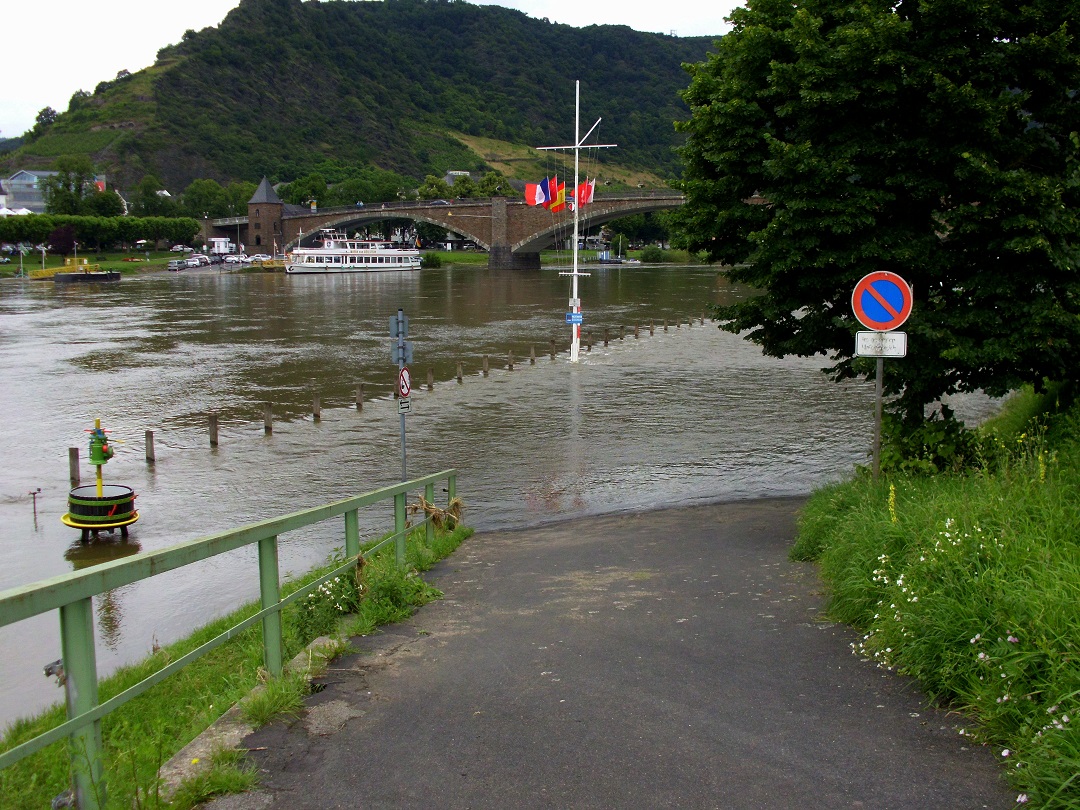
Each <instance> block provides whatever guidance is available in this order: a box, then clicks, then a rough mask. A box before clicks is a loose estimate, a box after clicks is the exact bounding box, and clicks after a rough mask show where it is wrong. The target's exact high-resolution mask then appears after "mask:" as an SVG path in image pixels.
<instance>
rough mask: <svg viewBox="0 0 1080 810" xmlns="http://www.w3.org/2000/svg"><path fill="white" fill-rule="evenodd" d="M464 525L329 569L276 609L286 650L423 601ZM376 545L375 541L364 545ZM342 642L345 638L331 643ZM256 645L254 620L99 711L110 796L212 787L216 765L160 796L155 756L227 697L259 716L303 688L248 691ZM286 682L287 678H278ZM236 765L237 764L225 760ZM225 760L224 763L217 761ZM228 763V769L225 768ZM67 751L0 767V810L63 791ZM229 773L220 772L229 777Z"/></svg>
mask: <svg viewBox="0 0 1080 810" xmlns="http://www.w3.org/2000/svg"><path fill="white" fill-rule="evenodd" d="M471 534H472V530H471V529H468V528H465V527H461V526H459V527H457V528H455V529H453V530H452V531H451V530H440V531H438V532H436V535H435V540H434V541H433V542H432V544H431V545H430V546H428V545H427V543H426V542H425V539H424V530H423V529H420V530H417V531H414V532H413V533H411V534H410V535H409V538H408V540H407V544H406V564H405V567H404V568H399V567H397V566H396V565H395V564H394V562H393V550H392V548H391V549H389V550H388V551H386V552H384V553H380V554H377V555H376V556H375V557H373V558H372V559H371V560H370V561H369V562H368V564H366V565H365V566H363V568H362V576H361V577H360V578H359V579H358V581H351V580H348V579H341V580H340V581H339V580H336V579H335V580H332V581H331V582H329V583H327V584H326V585H324V586H322V588H321V589H320V590H319V592H318V593H319V596H317V597H311V596H309V597H308V599H306V600H301V601H300V602H299V603H298V604H297V605H296V606H292V607H289V608H287V609H286V610H285V611H284V612H283V644H284V652H285V655H286V656H287V657H292V656H294V655H296V654H297V653H299V652H300V651H301V650H303V649H304V647H305V645H307V644H308V643H309V642H311V641H312V640H313V639H315V638H316V637H318V636H321V635H324V634H328V633H337V632H338V631H339V623H340V620H341V619H342V618H343V617H345V616H348V617H349V621H348V622H347V623H346V624H345V633H346V634H347V635H353V636H363V635H368V634H370V633H373V632H375V631H376V629H377V628H379V627H381V626H383V625H386V624H391V623H393V622H397V621H401V620H402V619H404V618H407V617H408V616H409V615H411V613H412V612H413V611H414V610H416V609H417V608H418V607H420V606H421V605H423V604H425V603H427V602H429V601H431V600H432V599H435V598H438V597H439V596H440V594H439V592H438V591H437V590H436V589H434V588H432V587H431V586H430V585H428V584H427V583H426V582H425V581H424V580H423V578H422V577H420V576H419V575H418V574H419V572H423V571H427V570H429V569H430V568H431V567H432V566H433V565H434V564H435V563H436V562H437V561H438V560H440V559H442V558H443V557H445V556H447V555H449V554H450V553H451V552H453V551H454V550H455V549H456V548H457V547H458V546H459V545H460V544H461V543H462V542H463V541H464V540H465V539H466V538H467V537H469V535H471ZM371 545H375V544H374V543H372V544H369V547H370V546H371ZM340 564H341V562H340V560H338V559H335V560H333V562H332V564H331V565H330V566H327V567H324V568H319V569H317V570H314V571H311V572H309V573H307V574H305V575H304V576H302V577H299V578H297V579H295V580H293V581H292V582H289V583H286V584H285V585H283V587H282V596H287V595H288V594H290V593H292V592H294V591H296V590H298V589H299V588H301V587H303V586H304V585H305V584H307V583H309V582H312V581H313V580H315V579H317V578H319V577H320V576H322V575H323V574H325V573H326V572H327V571H328V570H330V569H331V568H333V567H336V566H337V565H340ZM258 609H259V606H258V605H257V604H255V603H250V604H247V605H244V606H243V607H241V608H239V609H238V610H236V611H234V612H233V613H231V614H230V615H228V616H225V617H222V618H220V619H218V620H216V621H214V622H212V623H210V624H208V625H206V626H205V627H202V628H200V629H199V630H197V631H196V632H195V633H193V634H191V635H190V636H189V637H187V638H185V639H183V640H181V641H178V642H176V643H174V644H170V645H167V646H165V647H161V648H158V649H155V650H154V652H153V654H152V655H150V656H148V657H147V658H146V659H144V660H143V661H141V662H139V663H137V664H134V665H131V666H126V667H123V668H121V669H120V670H118V671H117V672H116V673H114V674H113V675H111V676H109V677H108V678H105V679H103V680H102V681H101V682H100V687H99V690H100V699H101V701H102V702H104V701H106V700H108V699H109V698H110V697H112V696H113V695H116V694H119V693H120V692H122V691H124V690H125V689H127V688H128V687H130V686H132V685H134V684H136V683H138V682H139V681H141V680H143V679H145V678H147V677H149V676H150V675H151V674H153V673H154V672H156V671H158V670H159V669H161V668H162V667H164V666H165V665H166V664H168V663H169V662H171V661H175V660H177V659H178V658H181V657H183V656H184V655H186V654H187V653H188V652H190V651H191V650H193V649H195V648H196V647H198V646H199V645H201V644H203V643H205V642H207V641H209V640H210V639H212V638H215V637H216V636H218V635H220V634H221V633H223V632H225V630H227V629H228V628H229V627H232V626H233V625H235V624H237V623H239V622H240V621H242V620H244V619H246V618H248V617H249V616H251V615H253V614H254V613H256V612H257V611H258ZM344 649H346V645H345V644H344V643H343V642H342V643H340V644H339V645H338V646H337V652H339V653H340V652H341V651H342V650H344ZM262 663H263V646H262V636H261V630H260V629H259V626H258V625H256V626H254V627H252V628H249V629H248V630H246V631H244V632H242V633H240V634H238V635H237V636H236V638H235V639H233V640H232V641H230V642H229V643H228V644H225V645H222V646H221V647H219V648H217V649H215V650H213V651H211V652H210V653H208V654H206V655H205V656H203V657H202V658H200V659H198V660H197V661H195V662H193V663H191V664H189V665H188V666H186V667H185V668H184V669H183V670H181V671H180V672H179V673H177V674H175V675H173V676H171V677H170V678H168V679H167V680H166V681H164V682H163V683H162V684H161V685H158V686H156V687H154V688H152V689H151V690H150V691H148V692H147V693H146V694H144V695H142V696H140V697H138V698H135V699H134V700H132V701H130V702H129V703H127V704H124V705H123V706H121V707H120V708H119V709H117V710H116V711H114V712H112V713H110V714H108V715H106V716H105V717H104V718H103V720H102V740H103V750H104V760H105V782H106V784H107V786H108V797H109V804H108V806H109V807H151V808H152V807H159V806H168V807H171V808H173V809H174V810H183V808H188V807H193V806H195V805H196V804H197V803H198V802H200V801H202V800H203V799H205V798H206V796H207V795H212V794H213V793H216V792H220V790H221V785H222V774H221V773H216V774H214V775H213V777H212V778H207V777H206V776H205V775H200V777H199V778H197V779H194V780H192V781H191V783H189V784H186V785H183V786H181V789H180V791H179V793H177V794H176V796H174V797H173V798H172V800H171V802H170V803H165V802H164V801H163V800H162V799H161V797H160V795H159V789H158V781H157V773H158V770H159V769H160V768H161V767H162V765H163V764H164V763H165V762H166V761H167V760H168V759H169V758H170V757H172V756H173V755H174V754H175V753H176V752H177V751H179V750H180V749H181V748H182V747H183V746H185V745H186V744H187V743H189V742H190V741H191V740H192V739H193V738H195V737H196V736H197V735H199V734H200V733H201V732H202V731H204V730H205V729H206V728H208V727H209V726H211V725H212V724H213V723H214V722H215V721H216V720H217V719H218V718H219V717H221V716H222V715H223V714H224V713H225V712H226V710H228V709H229V708H230V707H231V706H233V705H234V704H238V705H239V706H240V707H241V713H242V715H243V716H244V717H245V718H246V719H248V720H249V721H250V722H252V723H253V724H254V725H259V724H261V722H263V721H265V718H266V716H268V715H274V714H281V713H286V714H287V713H289V712H290V711H291V710H292V709H294V708H295V707H296V706H297V705H298V703H299V700H300V698H301V694H300V690H301V689H303V690H304V691H306V688H307V683H308V682H307V680H306V679H297V678H293V679H292V680H290V679H287V678H282V679H279V682H278V683H276V684H275V685H274V687H273V688H272V689H269V690H267V692H265V693H257V695H256V696H255V697H254V698H253V697H252V690H253V689H254V688H255V687H256V685H257V684H259V683H261V682H263V681H264V674H265V673H263V672H262ZM283 687H287V688H283ZM63 720H64V708H63V706H62V705H60V704H57V705H55V706H53V707H52V708H50V709H49V710H47V711H45V712H43V713H41V714H38V715H37V716H35V717H32V718H26V719H22V720H19V721H16V722H15V723H13V724H11V726H9V727H8V728H7V729H5V731H4V734H3V739H2V741H0V748H2V750H4V751H6V750H8V749H10V748H13V747H15V746H16V745H19V744H21V743H23V742H25V741H27V740H29V739H31V738H33V737H35V736H37V735H38V734H41V733H43V732H45V731H47V730H48V729H50V728H52V727H54V726H56V725H59V724H60V723H61V722H62V721H63ZM233 764H234V763H233ZM225 770H226V771H229V770H230V769H229V768H226V769H225ZM236 770H237V769H236V768H235V767H232V768H231V771H232V772H234V773H227V774H226V777H229V778H231V777H234V776H235V775H236V774H235V771H236ZM68 774H69V755H68V752H67V749H66V746H65V745H64V744H61V743H56V744H53V745H51V746H49V747H47V748H45V749H44V750H42V751H41V752H39V753H37V754H34V755H31V756H30V757H27V758H26V759H24V760H21V761H20V762H18V763H16V764H15V765H13V766H11V767H9V768H6V769H4V770H0V807H3V808H4V810H24V808H25V810H36V809H37V808H41V807H48V806H49V805H50V803H51V802H52V801H53V799H55V798H56V797H57V796H59V795H60V794H61V793H63V792H64V791H65V790H66V789H67V787H68V782H69V776H68ZM226 784H228V781H226Z"/></svg>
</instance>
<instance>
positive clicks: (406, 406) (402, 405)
mask: <svg viewBox="0 0 1080 810" xmlns="http://www.w3.org/2000/svg"><path fill="white" fill-rule="evenodd" d="M397 412H398V413H412V400H411V399H409V398H408V397H403V398H401V399H399V400H398V401H397Z"/></svg>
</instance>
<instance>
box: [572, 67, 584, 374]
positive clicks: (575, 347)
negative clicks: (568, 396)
mask: <svg viewBox="0 0 1080 810" xmlns="http://www.w3.org/2000/svg"><path fill="white" fill-rule="evenodd" d="M580 134H581V82H580V80H575V81H574V251H573V257H574V260H573V263H572V265H571V266H572V267H573V271H574V272H573V273H572V274H571V278H572V279H573V281H572V282H571V283H570V311H571V312H573V313H575V314H577V313H580V312H581V299H580V298H578V286H577V280H578V210H579V209H580V208H581V200H579V199H578V182H579V180H578V159H579V157H580V155H581V141H580V140H579V138H578V136H579V135H580ZM580 355H581V324H579V323H572V324H570V362H571V363H576V362H577V361H578V358H579V357H580Z"/></svg>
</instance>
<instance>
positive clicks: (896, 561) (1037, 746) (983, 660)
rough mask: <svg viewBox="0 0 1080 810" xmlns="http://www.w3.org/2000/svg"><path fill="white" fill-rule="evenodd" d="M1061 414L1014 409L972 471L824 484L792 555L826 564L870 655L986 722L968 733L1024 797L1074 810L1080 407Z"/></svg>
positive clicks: (1079, 742)
mask: <svg viewBox="0 0 1080 810" xmlns="http://www.w3.org/2000/svg"><path fill="white" fill-rule="evenodd" d="M1044 404H1045V405H1046V406H1048V407H1049V410H1048V411H1047V412H1046V413H1044V414H1043V415H1041V416H1039V417H1038V418H1036V419H1035V420H1034V421H1029V420H1028V417H1029V416H1030V415H1031V414H1032V413H1035V412H1039V411H1042V410H1044V408H1043V407H1042V406H1043V405H1044ZM1053 405H1054V403H1053V400H1050V401H1048V402H1046V403H1040V402H1039V401H1038V400H1037V398H1034V397H1033V396H1032V395H1030V394H1029V395H1027V397H1026V398H1021V399H1020V400H1018V401H1017V402H1014V403H1011V404H1010V406H1009V408H1007V411H1006V413H1005V414H1004V415H1003V417H1002V418H1000V419H998V420H994V421H992V422H991V423H990V424H988V425H987V426H986V427H985V428H984V429H983V430H982V436H983V441H982V447H983V451H982V455H983V463H982V464H981V465H980V467H979V468H978V469H976V470H973V471H966V472H965V473H963V474H939V475H933V476H914V475H893V476H884V477H882V479H881V481H880V482H879V483H877V484H874V483H873V482H872V481H870V480H869V477H868V476H861V477H858V478H857V479H856V480H854V481H851V482H848V483H843V484H836V485H832V486H829V487H826V488H824V489H821V490H819V491H817V492H816V493H815V494H814V495H813V496H812V497H811V498H810V500H809V502H808V503H807V505H806V507H805V509H804V511H803V514H802V518H801V523H800V532H799V540H798V543H797V544H796V546H795V547H794V549H793V558H795V559H800V560H817V561H819V562H820V565H821V572H822V576H823V578H824V579H825V581H826V582H827V583H828V585H829V587H830V590H831V597H830V603H829V616H830V617H831V618H833V619H835V620H837V621H842V622H845V623H848V624H851V625H853V626H854V627H855V628H857V629H858V631H859V632H860V636H859V637H858V638H857V639H855V640H854V641H853V642H852V648H853V650H854V652H855V653H856V654H857V655H858V656H859V657H860V658H861V659H862V660H864V661H866V662H870V663H873V664H874V665H875V666H877V667H879V668H881V669H883V670H885V671H888V672H893V671H895V672H899V673H904V674H908V675H911V676H914V677H916V678H918V680H919V682H920V683H921V684H922V687H923V688H924V689H925V690H926V691H927V693H928V694H929V695H931V696H932V697H934V698H935V699H936V700H938V701H939V702H940V704H941V705H943V706H946V707H949V708H956V709H959V710H961V711H964V712H967V713H971V714H972V715H973V716H975V717H977V718H978V719H979V721H980V722H979V724H978V726H976V727H974V728H968V729H965V730H964V731H963V734H964V735H965V736H964V739H966V740H970V741H972V742H974V743H981V744H986V745H990V746H992V747H993V749H994V751H995V752H996V754H997V756H998V758H999V760H1000V761H1001V763H1002V765H1003V766H1005V769H1006V772H1007V774H1008V778H1009V781H1010V782H1011V783H1012V784H1013V785H1014V786H1015V788H1016V791H1017V796H1016V802H1018V803H1020V804H1025V805H1026V806H1029V807H1039V808H1074V809H1075V808H1077V807H1080V734H1078V733H1077V731H1076V729H1075V728H1074V723H1075V722H1080V721H1076V720H1075V718H1077V717H1078V716H1080V657H1078V656H1077V639H1078V638H1080V609H1078V594H1080V554H1078V551H1077V548H1078V546H1077V538H1078V537H1080V514H1078V512H1077V509H1076V504H1077V502H1078V499H1080V407H1077V406H1073V407H1072V408H1071V409H1069V410H1065V411H1057V410H1056V409H1055V408H1054V407H1053ZM1010 409H1011V410H1010Z"/></svg>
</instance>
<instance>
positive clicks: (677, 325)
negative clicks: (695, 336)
mask: <svg viewBox="0 0 1080 810" xmlns="http://www.w3.org/2000/svg"><path fill="white" fill-rule="evenodd" d="M675 328H676V329H682V318H676V319H675Z"/></svg>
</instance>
